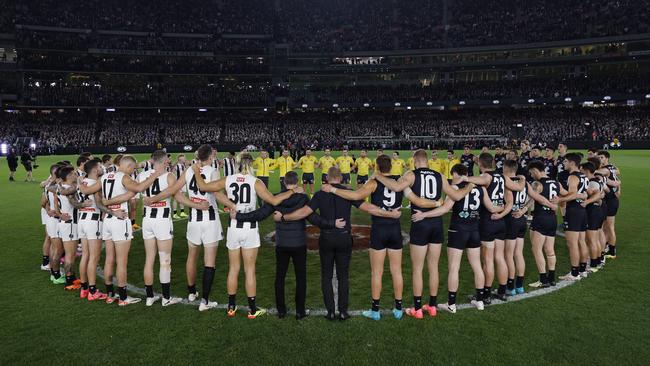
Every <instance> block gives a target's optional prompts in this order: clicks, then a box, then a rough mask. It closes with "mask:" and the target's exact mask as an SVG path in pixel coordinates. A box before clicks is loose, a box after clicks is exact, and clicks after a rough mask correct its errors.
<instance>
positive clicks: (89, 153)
mask: <svg viewBox="0 0 650 366" xmlns="http://www.w3.org/2000/svg"><path fill="white" fill-rule="evenodd" d="M92 155H93V153H91V152H89V151H84V152H82V153H81V154H79V156H85V157H87V158H88V159H90V157H91V156H92Z"/></svg>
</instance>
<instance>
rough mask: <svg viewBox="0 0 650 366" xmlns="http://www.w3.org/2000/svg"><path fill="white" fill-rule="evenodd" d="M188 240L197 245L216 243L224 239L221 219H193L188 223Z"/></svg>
mask: <svg viewBox="0 0 650 366" xmlns="http://www.w3.org/2000/svg"><path fill="white" fill-rule="evenodd" d="M186 237H187V241H189V242H190V243H192V244H195V245H201V244H203V245H206V244H211V245H216V244H217V243H218V242H219V240H221V239H223V230H222V229H221V221H219V220H215V221H191V222H188V223H187V235H186Z"/></svg>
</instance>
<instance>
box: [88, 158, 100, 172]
mask: <svg viewBox="0 0 650 366" xmlns="http://www.w3.org/2000/svg"><path fill="white" fill-rule="evenodd" d="M100 163H101V161H100V160H97V159H93V160H90V161H88V162H87V163H86V165H84V173H86V175H88V174H90V172H91V171H92V170H93V169H95V168H96V167H97V166H98V165H99V164H100Z"/></svg>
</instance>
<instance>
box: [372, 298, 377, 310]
mask: <svg viewBox="0 0 650 366" xmlns="http://www.w3.org/2000/svg"><path fill="white" fill-rule="evenodd" d="M372 311H379V299H372Z"/></svg>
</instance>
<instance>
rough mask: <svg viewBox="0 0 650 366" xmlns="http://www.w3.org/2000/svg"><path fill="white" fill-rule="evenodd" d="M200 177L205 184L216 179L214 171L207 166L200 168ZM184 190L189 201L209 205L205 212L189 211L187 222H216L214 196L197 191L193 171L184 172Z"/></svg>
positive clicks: (197, 187)
mask: <svg viewBox="0 0 650 366" xmlns="http://www.w3.org/2000/svg"><path fill="white" fill-rule="evenodd" d="M201 177H203V180H205V182H206V183H209V182H211V181H212V180H213V179H215V177H216V172H215V169H214V168H213V167H211V166H209V165H206V166H202V167H201ZM185 188H186V190H187V195H188V197H189V199H190V200H191V201H193V202H208V204H209V205H210V207H209V208H208V209H207V210H205V211H202V210H199V209H196V208H192V209H190V216H189V218H188V221H190V222H193V221H205V220H209V221H214V220H216V219H217V217H216V216H217V215H216V209H217V202H216V200H215V198H214V195H213V194H212V193H210V192H203V191H201V190H200V189H199V186H198V184H197V183H196V177H195V176H194V170H193V169H187V170H185ZM206 215H207V216H206Z"/></svg>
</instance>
